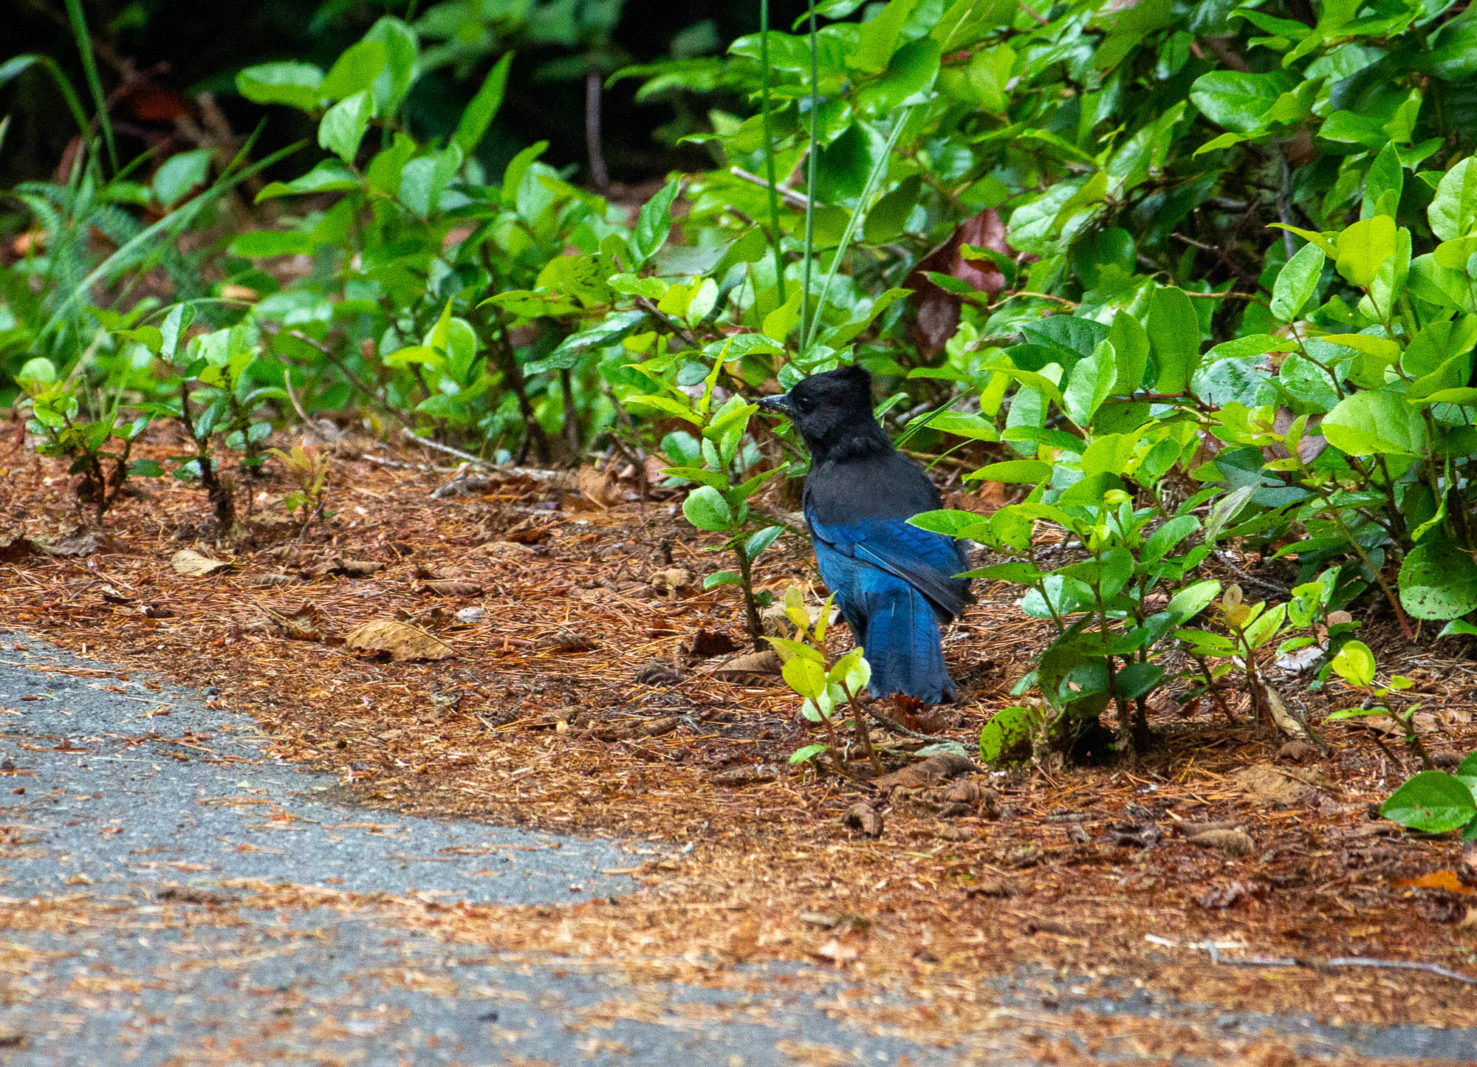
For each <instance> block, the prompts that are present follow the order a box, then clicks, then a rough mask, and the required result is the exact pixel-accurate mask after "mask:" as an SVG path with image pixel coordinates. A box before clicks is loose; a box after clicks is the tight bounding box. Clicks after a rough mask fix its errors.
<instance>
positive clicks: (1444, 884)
mask: <svg viewBox="0 0 1477 1067" xmlns="http://www.w3.org/2000/svg"><path fill="white" fill-rule="evenodd" d="M1392 884H1393V885H1396V886H1398V887H1400V888H1401V889H1439V890H1440V891H1441V892H1443V893H1466V894H1472V893H1477V886H1470V885H1466V884H1464V883H1463V882H1462V876H1461V875H1460V874H1459V873H1458V872H1456V871H1447V870H1442V871H1427V872H1426V873H1425V874H1423V875H1421V876H1420V877H1419V878H1397V879H1396V880H1395V881H1394V882H1393V883H1392Z"/></svg>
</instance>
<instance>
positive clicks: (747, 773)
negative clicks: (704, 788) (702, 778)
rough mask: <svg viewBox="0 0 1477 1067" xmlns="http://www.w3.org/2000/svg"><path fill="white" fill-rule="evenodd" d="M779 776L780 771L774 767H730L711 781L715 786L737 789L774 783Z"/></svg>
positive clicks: (762, 765) (764, 765)
mask: <svg viewBox="0 0 1477 1067" xmlns="http://www.w3.org/2000/svg"><path fill="white" fill-rule="evenodd" d="M779 776H780V774H779V771H777V770H775V768H774V767H772V766H769V765H766V764H763V763H760V764H755V765H754V766H752V767H730V768H729V769H728V770H726V771H719V772H718V773H717V774H715V775H713V776H712V777H711V778H710V779H709V781H711V782H712V783H713V784H714V785H721V786H724V787H726V788H728V789H737V788H739V787H740V786H745V785H758V784H759V783H760V782H773V781H776V780H777V779H778V778H779Z"/></svg>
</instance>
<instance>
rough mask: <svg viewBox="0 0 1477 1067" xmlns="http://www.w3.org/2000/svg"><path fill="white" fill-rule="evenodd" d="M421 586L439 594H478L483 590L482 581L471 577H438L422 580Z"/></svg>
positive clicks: (429, 591) (427, 590)
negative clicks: (475, 580) (473, 579)
mask: <svg viewBox="0 0 1477 1067" xmlns="http://www.w3.org/2000/svg"><path fill="white" fill-rule="evenodd" d="M421 588H422V589H423V590H425V591H426V592H428V593H435V594H436V595H437V596H478V595H480V594H481V592H482V583H481V582H474V581H472V580H471V579H469V578H436V579H433V580H431V581H429V582H422V583H421Z"/></svg>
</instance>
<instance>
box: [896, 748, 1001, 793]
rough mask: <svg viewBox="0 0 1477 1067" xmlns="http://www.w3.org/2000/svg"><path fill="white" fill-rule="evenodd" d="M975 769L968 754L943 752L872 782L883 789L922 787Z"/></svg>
mask: <svg viewBox="0 0 1477 1067" xmlns="http://www.w3.org/2000/svg"><path fill="white" fill-rule="evenodd" d="M973 770H976V767H975V765H974V761H973V760H971V759H970V758H969V757H968V756H961V755H959V754H958V753H957V752H943V753H940V754H939V755H937V756H929V757H928V759H926V760H924V761H923V762H921V763H913V764H909V765H908V766H906V767H904V768H902V769H901V770H897V771H893V772H892V773H891V774H884V775H883V776H882V777H881V778H878V779H876V780H875V781H873V783H872V784H873V785H875V786H876V787H877V788H878V789H883V790H887V789H898V788H902V789H920V788H922V787H923V786H928V785H935V784H937V783H939V782H944V781H947V780H948V779H950V778H957V777H958V776H959V775H961V774H968V773H969V772H971V771H973Z"/></svg>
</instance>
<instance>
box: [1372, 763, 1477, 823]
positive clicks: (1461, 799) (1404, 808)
mask: <svg viewBox="0 0 1477 1067" xmlns="http://www.w3.org/2000/svg"><path fill="white" fill-rule="evenodd" d="M1380 814H1381V815H1383V816H1384V817H1385V818H1387V819H1389V820H1390V821H1391V822H1395V823H1399V824H1400V825H1401V826H1404V827H1408V828H1409V829H1411V830H1419V831H1421V832H1422V833H1427V834H1441V833H1446V832H1447V831H1449V830H1457V829H1460V828H1461V827H1463V826H1465V825H1467V823H1469V822H1471V821H1472V819H1473V817H1474V816H1477V801H1474V799H1473V797H1472V790H1471V789H1469V788H1468V787H1467V786H1466V784H1465V783H1463V782H1462V780H1461V779H1460V778H1457V777H1455V776H1454V775H1450V774H1447V773H1445V772H1444V771H1421V773H1419V774H1417V775H1416V776H1415V777H1413V778H1411V779H1410V781H1408V782H1406V783H1405V784H1404V785H1402V786H1401V787H1400V788H1399V789H1397V790H1395V792H1393V793H1391V794H1390V798H1389V799H1388V800H1386V801H1385V802H1384V803H1383V804H1381V805H1380Z"/></svg>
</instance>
